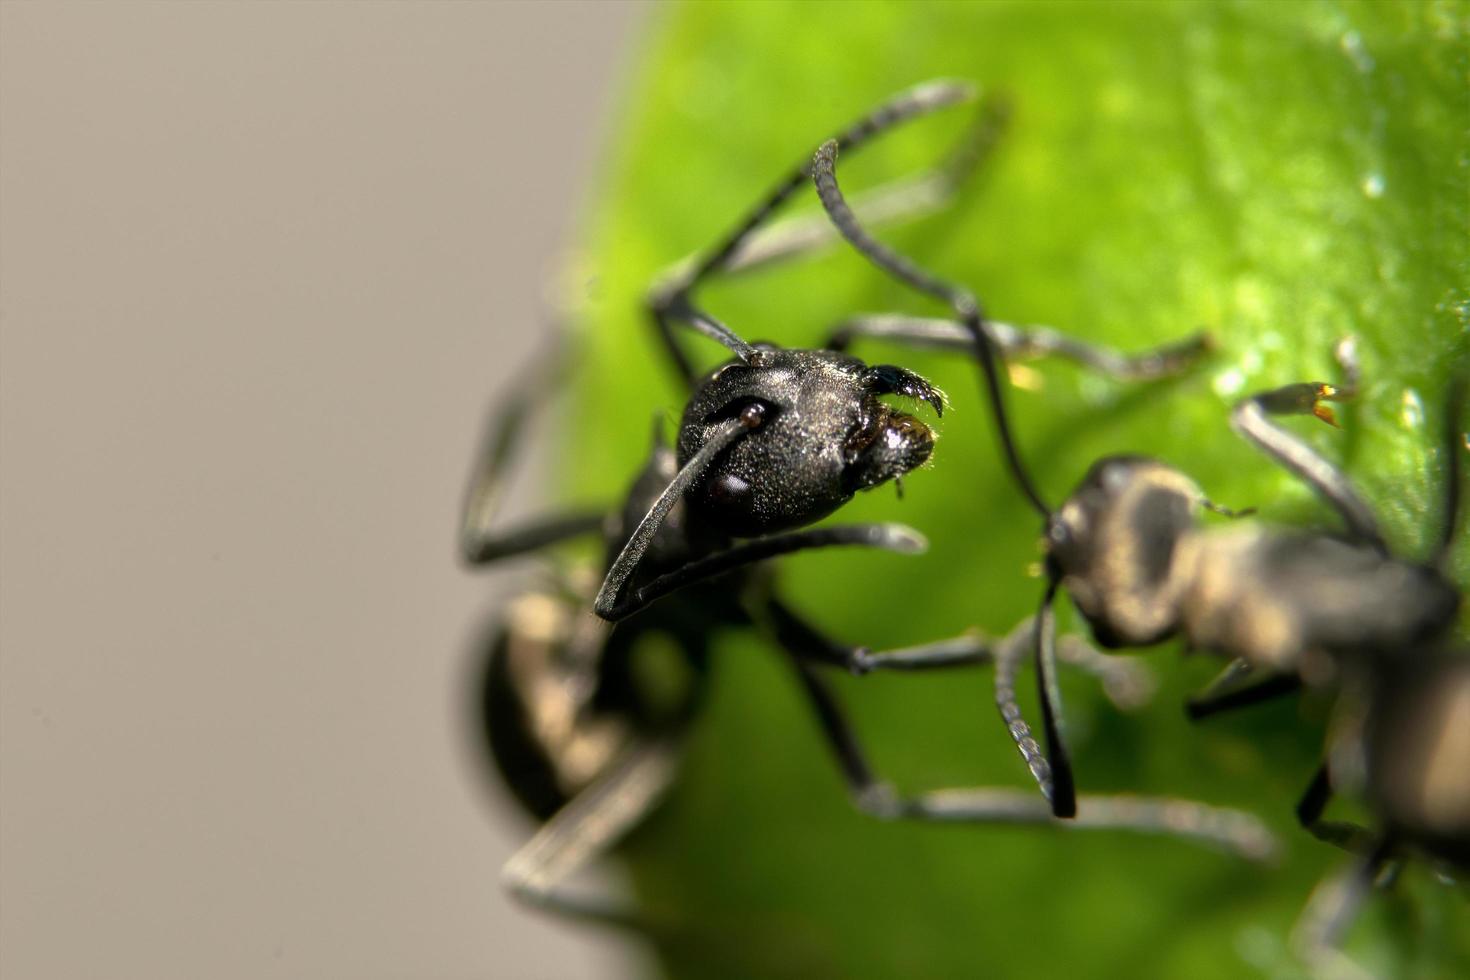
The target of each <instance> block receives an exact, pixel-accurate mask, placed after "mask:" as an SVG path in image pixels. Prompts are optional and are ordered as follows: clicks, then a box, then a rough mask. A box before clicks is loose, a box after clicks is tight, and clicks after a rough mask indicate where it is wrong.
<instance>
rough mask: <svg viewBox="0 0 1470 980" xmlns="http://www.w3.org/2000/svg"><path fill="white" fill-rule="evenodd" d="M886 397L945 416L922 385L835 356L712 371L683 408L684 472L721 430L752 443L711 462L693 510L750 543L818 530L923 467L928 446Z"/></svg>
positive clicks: (778, 358) (917, 425) (800, 354)
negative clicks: (845, 507) (858, 497)
mask: <svg viewBox="0 0 1470 980" xmlns="http://www.w3.org/2000/svg"><path fill="white" fill-rule="evenodd" d="M885 394H899V395H903V396H906V397H910V398H916V399H921V400H924V401H927V402H929V403H930V404H931V405H933V406H935V408H936V410H939V409H941V408H942V406H943V396H942V395H941V394H940V393H939V391H938V390H937V389H935V388H934V387H933V386H932V385H930V384H929V383H928V382H927V381H925V380H924V379H922V378H920V377H919V376H918V375H916V374H913V373H912V372H910V371H907V370H905V369H903V368H898V367H894V366H891V365H877V366H869V365H867V364H865V363H863V362H862V361H860V360H858V359H857V358H855V357H851V356H848V355H846V354H841V353H838V352H835V351H828V350H779V349H771V348H760V349H757V350H756V351H755V353H754V355H752V356H751V357H750V359H749V360H748V361H745V362H741V361H735V362H731V363H728V364H725V365H723V366H721V367H719V368H717V369H716V370H714V371H713V372H711V373H710V374H709V375H707V376H706V377H705V379H704V380H703V381H702V382H701V383H700V385H699V387H698V389H697V390H696V391H695V393H694V395H693V397H692V398H691V399H690V400H689V403H688V406H687V407H686V409H685V412H684V418H683V423H682V425H681V428H680V432H679V446H678V449H679V462H680V464H681V465H682V464H684V463H686V462H687V461H688V460H689V459H690V458H692V457H693V456H694V454H695V453H696V452H698V451H699V449H700V448H701V447H702V446H703V445H704V444H705V443H706V441H707V440H708V438H709V436H710V433H711V432H712V431H713V430H714V429H715V427H717V426H719V425H721V424H722V423H726V422H728V421H729V420H731V419H741V420H742V421H746V423H747V425H748V427H749V428H750V432H749V434H747V435H745V436H744V437H743V438H741V439H740V440H739V441H737V442H736V443H735V444H734V445H732V446H731V447H730V448H729V449H728V450H727V451H725V452H724V453H722V454H721V455H720V456H719V457H718V458H717V459H716V460H715V462H714V463H713V464H712V465H711V466H710V469H709V471H708V473H707V474H706V475H705V477H704V478H703V479H702V480H701V481H700V482H699V483H698V484H697V485H695V487H694V488H693V489H692V490H691V491H690V493H689V495H688V498H687V499H688V501H689V502H690V504H691V506H693V507H694V508H696V509H697V510H698V512H699V513H700V515H701V517H702V518H703V519H705V520H707V521H709V522H710V523H711V524H712V525H714V526H715V527H718V528H720V529H721V530H723V531H725V532H726V533H728V534H731V535H734V536H737V537H754V536H757V535H762V534H769V533H771V532H775V531H782V530H788V529H791V528H796V527H801V526H804V525H807V524H810V523H812V522H814V521H817V520H820V519H821V518H823V517H825V516H827V515H828V514H830V513H832V512H833V511H834V510H836V509H837V508H838V507H840V506H842V504H844V503H846V502H847V501H848V500H850V499H851V498H852V496H853V494H854V493H856V492H857V491H858V490H863V489H866V488H868V487H872V486H877V485H878V484H880V483H884V482H886V481H888V480H891V479H893V478H895V477H899V476H902V475H903V474H904V473H907V472H909V471H910V470H912V469H914V468H915V467H917V466H919V465H921V464H923V463H924V462H925V461H926V460H927V459H928V458H929V454H930V453H931V452H932V450H933V448H934V435H933V433H932V432H931V431H930V429H929V427H928V426H927V425H925V424H924V423H923V422H921V421H919V420H918V419H917V418H915V417H914V416H912V415H908V414H905V413H903V412H899V411H897V410H895V409H894V408H892V407H891V406H889V405H887V404H885V403H884V402H883V401H881V400H880V396H882V395H885ZM747 420H748V421H747Z"/></svg>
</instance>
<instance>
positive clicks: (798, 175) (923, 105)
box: [647, 81, 986, 387]
mask: <svg viewBox="0 0 1470 980" xmlns="http://www.w3.org/2000/svg"><path fill="white" fill-rule="evenodd" d="M973 98H974V90H973V88H972V87H971V86H969V85H966V84H964V83H961V82H946V81H940V82H929V83H927V84H923V85H918V86H915V87H914V88H911V89H907V90H906V91H903V92H900V93H899V94H898V95H896V96H894V97H893V98H891V99H889V100H888V101H887V102H885V103H883V104H882V105H880V106H878V107H877V108H876V109H874V110H873V111H872V112H870V113H869V114H867V115H866V116H864V117H863V118H861V119H859V120H858V121H856V122H854V123H853V124H851V125H850V126H848V127H847V128H846V129H845V130H843V131H842V132H841V133H840V134H839V135H838V136H837V138H836V140H835V141H834V142H835V143H836V144H837V145H839V146H841V147H842V148H843V149H848V150H856V149H858V148H859V147H861V146H863V145H864V144H865V143H867V142H868V141H870V140H871V139H873V138H874V137H876V136H878V135H879V134H881V133H883V132H885V131H886V130H888V129H890V128H892V127H894V126H896V125H898V124H900V123H903V122H906V121H907V120H909V119H913V118H916V117H918V116H922V115H926V114H927V113H930V112H933V111H935V110H937V109H942V108H944V107H946V106H950V105H954V104H956V103H959V102H965V101H969V100H970V99H973ZM985 129H986V127H984V126H982V127H981V130H980V131H982V132H983V131H984V130H985ZM977 139H978V138H977ZM981 152H983V149H982V150H980V151H969V152H967V153H966V152H961V153H957V154H955V155H954V156H953V157H952V158H951V161H950V165H949V167H947V168H941V170H940V173H941V174H942V173H944V172H946V170H947V171H948V172H949V174H950V176H949V177H947V178H944V179H945V180H946V181H947V182H949V183H953V181H954V180H955V179H957V177H958V176H960V175H962V174H963V173H964V171H965V170H966V169H967V168H968V167H969V166H971V165H972V164H971V163H970V161H971V159H972V158H973V159H978V157H979V155H980V153H981ZM810 177H811V163H810V161H808V160H803V161H802V162H801V163H800V164H799V165H798V166H796V167H795V168H793V169H792V171H791V172H790V173H788V174H787V175H786V177H784V178H783V179H782V180H781V181H780V182H778V183H777V184H776V186H775V187H774V188H772V190H771V191H770V192H769V193H768V194H767V195H766V197H765V198H763V199H762V200H761V202H760V203H759V204H758V205H757V206H756V207H755V208H754V209H753V210H752V211H751V212H750V213H749V214H748V215H747V216H746V217H745V218H744V220H742V221H741V222H740V223H739V224H738V225H736V227H735V229H734V230H733V231H732V232H730V233H729V234H727V235H726V236H725V237H724V238H723V239H721V240H720V241H719V242H718V243H717V244H716V245H715V246H714V248H713V249H711V250H710V251H709V252H708V253H707V254H706V255H705V256H704V257H703V258H701V259H698V260H696V261H691V262H685V263H682V264H681V265H680V266H679V267H677V268H676V269H675V270H674V272H673V273H672V274H671V275H670V276H669V277H668V278H667V279H665V280H664V281H662V282H660V283H658V284H657V285H655V286H654V287H653V289H652V290H651V291H650V294H649V297H648V301H647V302H648V307H649V311H650V313H651V315H652V318H653V322H654V326H655V328H656V329H657V331H658V336H659V339H660V340H661V341H662V343H663V347H664V349H665V351H666V353H667V354H668V356H669V359H670V360H671V361H672V363H673V365H674V369H675V371H676V372H677V374H678V375H679V379H680V380H681V381H682V382H683V383H684V384H685V385H686V386H689V387H692V385H693V382H694V370H693V367H692V365H691V364H690V362H689V358H688V355H686V354H685V353H684V351H683V349H682V348H681V347H680V346H679V343H678V340H677V338H676V337H675V336H674V330H673V325H674V324H675V323H676V322H684V323H686V324H688V325H690V326H693V327H694V328H695V329H696V330H698V331H699V332H700V333H703V334H705V335H706V336H708V337H710V338H711V339H713V340H717V341H719V342H720V343H722V344H724V345H725V346H726V347H729V348H730V350H731V351H732V352H733V353H734V354H735V355H736V356H737V357H739V358H741V359H742V360H745V359H746V358H747V357H748V356H749V353H750V351H751V350H753V348H751V347H750V346H749V345H748V344H745V343H744V342H743V341H739V339H738V338H736V337H735V336H734V333H733V332H732V331H730V330H729V329H728V328H726V327H724V326H723V324H719V323H718V321H714V319H713V318H712V317H709V316H708V315H707V314H704V313H702V312H701V311H699V310H698V309H696V308H695V307H694V305H693V304H692V302H691V300H690V298H691V296H692V294H693V292H694V289H695V287H697V286H698V285H699V284H700V283H701V282H703V281H704V280H705V279H707V278H709V277H710V276H712V275H714V274H716V273H720V272H725V271H730V270H734V269H738V268H740V267H742V266H750V265H754V264H758V262H759V261H769V258H765V259H762V258H760V256H759V254H758V251H757V253H756V254H754V255H752V257H751V258H749V259H745V258H743V257H742V256H743V255H744V254H747V253H748V250H749V248H750V246H751V245H752V244H755V245H759V240H758V239H757V240H756V241H755V242H752V236H753V235H754V234H755V232H756V231H757V230H758V229H760V228H761V227H762V226H763V225H765V224H766V222H767V221H769V220H770V218H771V215H772V214H774V213H775V212H776V210H777V209H778V208H780V207H781V205H783V204H784V203H785V202H786V201H787V200H788V199H789V198H790V197H791V196H792V195H793V194H794V193H795V192H796V191H797V190H798V189H799V188H801V187H802V185H804V184H805V183H806V181H807V180H809V179H810ZM946 193H947V191H946ZM764 250H765V251H766V252H768V253H773V254H774V253H779V254H791V252H792V251H793V249H792V248H791V247H790V246H787V245H780V243H779V242H778V243H777V246H776V247H773V246H772V245H771V244H770V243H769V242H768V243H767V244H766V245H765V246H764ZM732 341H733V342H732Z"/></svg>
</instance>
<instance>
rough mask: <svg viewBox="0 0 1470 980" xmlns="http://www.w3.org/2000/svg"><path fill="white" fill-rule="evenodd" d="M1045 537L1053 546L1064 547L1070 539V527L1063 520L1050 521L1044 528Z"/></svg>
mask: <svg viewBox="0 0 1470 980" xmlns="http://www.w3.org/2000/svg"><path fill="white" fill-rule="evenodd" d="M1046 538H1047V540H1048V541H1049V542H1050V543H1051V546H1052V547H1053V548H1064V547H1066V546H1067V545H1068V544H1070V543H1071V541H1072V529H1071V528H1069V527H1067V525H1066V523H1065V522H1063V521H1052V522H1051V526H1050V527H1048V528H1047V529H1046Z"/></svg>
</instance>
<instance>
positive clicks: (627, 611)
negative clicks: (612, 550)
mask: <svg viewBox="0 0 1470 980" xmlns="http://www.w3.org/2000/svg"><path fill="white" fill-rule="evenodd" d="M853 545H856V546H859V547H864V548H879V549H882V550H884V551H894V552H898V553H899V554H918V553H920V552H922V551H923V550H924V549H925V548H927V547H928V545H929V543H928V542H927V541H925V540H924V537H923V535H921V534H919V532H918V531H915V530H914V529H913V528H911V527H908V526H907V525H904V524H891V523H890V524H845V525H838V526H835V527H819V528H814V529H812V530H809V531H791V532H789V533H786V534H776V535H772V536H770V537H765V538H755V539H754V540H751V541H746V542H743V543H741V544H737V545H735V546H733V547H730V548H726V549H725V550H724V551H718V552H715V553H714V554H712V555H709V556H707V557H705V558H700V559H698V560H697V561H692V562H690V563H688V564H687V565H683V566H681V567H680V568H676V569H675V570H674V571H672V572H668V573H666V574H664V575H660V576H658V577H657V578H655V579H653V580H652V581H650V582H648V583H646V584H644V585H642V586H639V587H638V588H636V589H633V590H632V591H631V592H630V593H629V594H628V596H627V597H626V598H619V597H618V592H619V591H620V590H621V584H619V585H618V586H612V582H613V580H612V574H611V573H609V575H608V579H607V581H606V582H604V583H603V587H602V592H601V593H599V594H598V597H597V604H596V606H595V607H594V608H595V610H596V612H597V615H599V616H601V617H602V618H603V619H606V620H609V621H611V622H617V621H618V620H622V619H626V618H628V617H629V616H631V615H633V614H634V613H636V612H638V611H639V610H641V609H644V608H645V607H647V606H648V605H649V604H650V603H652V602H654V601H655V600H657V599H661V598H663V597H664V596H666V595H668V594H669V593H670V592H674V591H676V590H678V589H682V588H684V587H685V586H688V585H693V584H695V583H696V582H704V581H708V580H709V579H712V578H715V577H717V576H720V575H724V574H725V573H726V572H729V571H733V570H734V569H736V568H739V567H741V566H742V565H750V564H753V563H755V562H758V561H765V560H766V559H768V558H775V557H778V556H780V555H789V554H791V553H792V552H796V551H809V550H811V549H813V548H830V547H841V546H853ZM624 553H626V549H625V550H624ZM621 557H622V556H619V558H621ZM624 581H626V576H625V577H624ZM610 586H612V587H611V588H610ZM604 598H606V599H607V602H606V604H604V602H603V600H604Z"/></svg>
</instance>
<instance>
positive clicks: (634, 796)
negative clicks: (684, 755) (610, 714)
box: [501, 738, 680, 933]
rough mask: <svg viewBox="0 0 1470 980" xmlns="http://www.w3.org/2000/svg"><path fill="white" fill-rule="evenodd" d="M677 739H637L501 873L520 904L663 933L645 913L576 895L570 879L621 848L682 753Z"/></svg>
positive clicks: (662, 789)
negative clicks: (568, 883)
mask: <svg viewBox="0 0 1470 980" xmlns="http://www.w3.org/2000/svg"><path fill="white" fill-rule="evenodd" d="M679 748H680V746H679V743H678V741H677V740H675V739H672V738H666V739H662V740H656V741H642V742H637V743H634V744H633V745H632V746H630V747H629V748H628V749H627V750H626V751H625V752H624V753H623V755H622V756H621V757H620V758H619V759H618V760H617V761H616V762H615V763H614V764H613V765H612V766H610V767H609V768H608V770H607V772H605V773H604V774H603V775H602V776H601V777H599V778H598V779H597V780H596V781H595V782H593V783H592V784H590V785H589V786H587V787H586V788H585V789H583V790H582V791H581V792H580V793H578V794H577V795H576V796H574V797H573V798H572V799H570V800H569V801H567V803H566V804H565V805H564V806H563V807H562V808H561V809H560V810H558V811H557V812H556V813H555V814H554V815H553V816H552V817H551V819H550V820H548V821H547V822H546V823H545V824H544V825H543V826H542V827H541V829H540V830H538V831H537V832H536V835H535V836H534V837H532V838H531V839H530V840H529V841H527V842H526V844H525V845H524V846H522V847H521V848H520V850H518V851H516V853H515V854H514V855H512V856H511V858H510V860H509V861H507V862H506V864H505V868H504V869H503V870H502V872H501V880H502V882H503V883H504V884H505V887H506V888H507V889H508V890H509V891H510V892H511V894H513V895H515V897H516V898H517V899H519V900H521V901H522V902H525V903H527V904H529V905H534V906H537V907H539V908H543V909H546V910H548V911H551V912H554V913H556V914H558V915H564V916H568V917H571V918H577V919H583V920H588V921H593V922H600V923H602V924H605V925H609V926H616V927H620V928H625V929H632V930H635V931H638V932H645V933H647V932H655V933H656V932H659V931H660V927H659V926H658V925H657V924H656V923H654V922H653V921H651V920H650V919H649V918H648V917H647V916H644V915H642V914H641V913H638V912H635V911H633V910H631V909H629V908H626V907H624V906H622V904H621V903H617V902H614V901H612V900H609V899H606V898H591V897H587V896H581V895H575V894H572V893H569V892H567V891H565V890H564V889H563V885H564V884H565V882H566V881H567V880H568V879H569V878H571V877H573V876H574V875H575V874H576V873H577V872H578V871H580V870H582V869H583V868H585V867H587V866H588V865H589V864H591V863H592V862H593V861H594V860H596V859H597V858H599V857H601V856H603V855H604V854H606V853H607V852H608V851H610V850H611V849H612V848H613V846H615V845H616V844H617V843H618V841H619V840H621V839H622V838H623V836H624V835H626V834H627V833H628V831H630V830H631V829H632V828H633V827H635V826H637V824H638V823H639V822H641V821H642V820H643V818H644V817H645V816H647V814H648V813H649V811H650V810H652V809H653V807H654V805H655V804H656V803H658V801H659V799H660V798H662V796H663V794H664V792H665V791H666V790H667V789H668V787H669V784H670V783H671V782H672V781H673V778H674V773H675V771H676V769H677V767H678V762H679V758H680V751H679Z"/></svg>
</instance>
